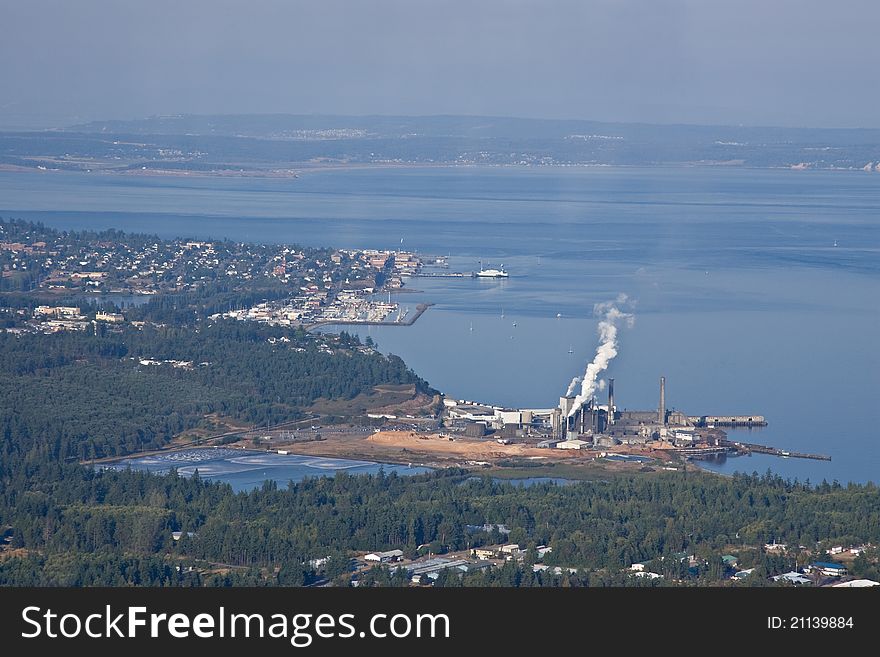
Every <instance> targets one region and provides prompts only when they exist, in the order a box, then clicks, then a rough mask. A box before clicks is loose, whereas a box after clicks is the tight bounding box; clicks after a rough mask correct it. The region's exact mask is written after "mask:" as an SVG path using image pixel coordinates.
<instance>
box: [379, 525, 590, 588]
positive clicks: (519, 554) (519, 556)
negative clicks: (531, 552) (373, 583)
mask: <svg viewBox="0 0 880 657" xmlns="http://www.w3.org/2000/svg"><path fill="white" fill-rule="evenodd" d="M499 527H503V525H502V526H499ZM480 529H483V528H480ZM499 531H500V529H499ZM502 533H503V532H502ZM550 552H552V548H550V547H547V546H546V545H539V546H538V547H537V550H536V555H537V558H536V563H534V564H533V566H532V569H533V570H534V572H539V571H550V572H553V573H554V574H557V575H559V574H562V573H563V572H568V571H570V572H577V569H575V568H564V569H563V568H559V567H554V568H551V567H550V566H547V565H545V564H543V563H541V561H543V559H544V557H546V556H547V555H548V554H550ZM525 556H526V550H525V549H523V548H522V547H520V545H519V544H517V543H507V544H502V545H489V546H485V547H478V548H474V549H472V550H469V551H467V552H461V553H454V554H448V555H440V556H435V555H429V556H427V557H422V558H419V559H413V560H407V559H405V558H404V553H403V551H402V550H388V551H385V552H371V553H370V554H366V555H364V556H363V557H361V562H362V563H363V564H364V566H374V565H381V564H385V565H388V566H389V567H391V568H397V567H400V568H404V569H405V570H406V571H407V573H408V574H409V575H410V577H411V579H412V582H413V583H414V584H430V583H432V582H433V581H435V580H436V579H437V578H438V577H439V576H440V573H441V572H442V571H444V570H452V571H454V572H456V573H469V572H475V571H480V570H485V569H487V568H493V567H496V566H499V565H501V564H503V563H504V562H505V561H523V560H524V559H525Z"/></svg>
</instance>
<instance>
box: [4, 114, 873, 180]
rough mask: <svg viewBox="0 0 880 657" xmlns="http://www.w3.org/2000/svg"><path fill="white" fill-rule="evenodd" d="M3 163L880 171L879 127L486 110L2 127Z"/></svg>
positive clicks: (133, 167)
mask: <svg viewBox="0 0 880 657" xmlns="http://www.w3.org/2000/svg"><path fill="white" fill-rule="evenodd" d="M0 164H6V165H10V166H18V167H26V168H33V167H45V168H47V169H90V170H94V169H112V170H119V171H144V170H147V171H149V170H156V169H160V170H188V171H202V172H216V173H226V174H228V173H230V172H237V171H241V172H249V173H270V172H275V173H277V172H278V171H279V170H286V169H296V168H300V167H308V166H332V165H340V164H358V165H364V164H490V165H531V166H542V165H543V166H548V165H549V166H554V165H555V166H559V165H628V166H663V165H700V166H708V165H725V166H747V167H759V168H760V167H798V168H823V169H828V168H842V169H862V168H866V167H868V165H870V168H871V169H872V170H877V171H880V168H878V167H880V130H877V129H872V130H867V129H864V130H862V129H806V128H804V129H801V128H772V127H771V128H762V127H741V126H739V127H737V126H697V125H648V124H630V123H601V122H596V121H575V120H538V119H516V118H500V117H479V116H426V117H405V116H298V115H283V114H255V115H216V116H166V117H151V118H146V119H140V120H134V121H100V122H92V123H87V124H82V125H76V126H72V127H70V128H68V129H66V130H58V131H46V132H6V133H0Z"/></svg>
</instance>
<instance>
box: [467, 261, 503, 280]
mask: <svg viewBox="0 0 880 657" xmlns="http://www.w3.org/2000/svg"><path fill="white" fill-rule="evenodd" d="M508 275H509V274H508V273H507V272H506V271H504V265H501V269H483V263H482V261H481V262H480V271H478V272H475V273H474V276H476V277H478V278H507V277H508Z"/></svg>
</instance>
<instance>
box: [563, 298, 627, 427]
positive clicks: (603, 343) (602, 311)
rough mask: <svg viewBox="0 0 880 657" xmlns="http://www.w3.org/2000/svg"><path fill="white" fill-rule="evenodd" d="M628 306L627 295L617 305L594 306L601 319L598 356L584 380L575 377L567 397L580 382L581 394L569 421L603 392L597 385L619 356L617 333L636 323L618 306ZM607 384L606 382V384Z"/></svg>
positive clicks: (610, 303) (614, 302)
mask: <svg viewBox="0 0 880 657" xmlns="http://www.w3.org/2000/svg"><path fill="white" fill-rule="evenodd" d="M628 304H629V298H628V297H627V296H626V295H625V294H620V295H618V296H617V299H615V300H614V301H608V302H605V303H597V304H596V305H595V306H593V314H594V315H597V316H599V317H601V318H602V319H601V320H600V321H599V326H598V331H599V346H598V347H596V355H595V357H594V358H593V361H592V362H590V363H587V369H586V371H585V372H584V374H583V376H581V377H575V378H574V379H573V380H572V382H571V385H569V391H568V393H566V396H570V395H571V393H573V392H574V391H575V390H577V383H575V382H576V381H578V379H580V386H581V389H580V392H578V394H577V396H576V397H575V400H574V405H573V406H572V408H571V412H570V413H569V417H571V416H572V415H574V414H575V413H577V412H578V411H579V410H580V409H581V407H582V406H583V405H584V404H586V403H587V402H588V401H589V400H590V398H592V396H593V393H594V392H596V390H597V389H599V388H600V385H599V383H598V379H599V375H600V374H601V373H602V372H604V371H605V370H607V369H608V365H609V364H610V363H611V361H612V360H613V359H614V357H615V356H617V332H618V328H619V327H620V326H621V325H626V326H628V327H631V326H632V325H633V323H634V322H635V317H634V316H633V315H632V314H631V313H626V312H623V311H622V310H621V309H620V307H619V306H623V307H626V306H627V305H628ZM603 383H604V382H603Z"/></svg>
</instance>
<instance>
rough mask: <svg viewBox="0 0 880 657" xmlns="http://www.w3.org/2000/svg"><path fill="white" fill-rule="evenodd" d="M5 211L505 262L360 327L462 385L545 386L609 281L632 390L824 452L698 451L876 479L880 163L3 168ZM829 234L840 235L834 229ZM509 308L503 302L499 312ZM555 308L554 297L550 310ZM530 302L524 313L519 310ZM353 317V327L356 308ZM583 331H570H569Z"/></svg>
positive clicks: (488, 390) (792, 472)
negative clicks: (623, 305) (178, 171)
mask: <svg viewBox="0 0 880 657" xmlns="http://www.w3.org/2000/svg"><path fill="white" fill-rule="evenodd" d="M0 215H3V216H22V217H29V218H34V219H39V220H41V221H44V222H45V223H47V224H48V225H52V226H56V227H59V228H110V227H114V228H122V229H125V230H133V231H148V232H154V233H158V234H160V235H162V236H167V237H171V236H178V235H181V234H183V235H185V236H192V237H206V238H215V239H216V238H222V237H227V238H230V239H235V240H255V241H267V242H299V243H302V244H307V245H334V246H340V247H361V248H363V247H376V248H395V247H401V246H402V247H403V248H407V249H418V250H421V251H423V252H427V253H433V254H438V255H439V254H442V255H446V254H448V255H450V264H451V269H453V270H460V271H471V270H473V269H475V268H477V267H478V266H479V265H478V261H479V260H482V261H483V263H484V264H486V265H491V266H498V265H500V264H502V263H503V264H504V265H505V267H506V268H507V269H508V270H509V271H510V272H511V277H510V278H509V279H507V280H500V281H499V280H474V279H470V278H465V279H433V280H429V279H412V280H410V281H409V282H408V285H407V287H408V288H409V289H411V290H419V291H420V292H417V293H409V294H400V295H397V300H398V301H400V302H401V303H403V304H404V305H409V306H411V307H414V306H415V304H416V303H418V302H420V301H431V302H434V303H435V304H436V305H435V306H434V307H432V308H430V309H429V310H428V311H427V312H426V313H425V314H424V315H423V316H422V318H421V319H419V321H418V322H417V323H416V324H415V325H414V326H412V327H370V328H369V329H365V330H363V331H361V334H362V335H371V336H372V337H373V338H374V339H375V340H377V341H378V343H379V346H380V348H381V349H382V350H383V351H387V352H393V353H395V354H398V355H400V356H402V357H403V358H404V359H405V360H406V361H407V363H408V364H409V365H410V366H411V367H412V368H413V369H414V370H415V371H417V372H418V373H419V374H421V375H422V376H424V377H425V378H426V379H427V380H428V381H429V382H430V383H431V384H432V385H434V386H435V387H437V388H439V389H441V390H443V391H444V392H446V393H448V394H449V395H450V396H452V397H457V398H466V399H474V400H480V401H484V402H489V403H495V404H505V405H509V406H514V407H536V408H540V407H551V406H554V405H555V404H556V402H557V400H558V397H559V395H560V394H562V393H563V392H564V390H565V387H566V385H567V383H568V381H569V380H570V379H571V377H572V376H574V375H575V374H577V373H579V372H580V371H581V370H582V368H583V366H584V363H585V362H586V361H587V360H589V359H591V358H592V354H593V350H594V349H595V345H596V319H595V318H594V317H593V315H592V308H593V305H594V304H595V303H598V302H603V301H607V300H610V299H613V298H614V297H616V296H617V295H618V294H619V293H621V292H624V293H626V294H628V295H629V296H630V297H631V298H633V299H634V300H635V306H634V313H635V315H636V321H635V325H634V326H633V328H631V329H626V330H623V331H622V332H621V336H620V354H619V356H618V357H617V359H616V360H614V361H613V363H612V365H611V368H610V369H609V371H608V373H607V374H608V375H609V376H614V377H615V387H616V400H617V403H618V405H619V406H621V407H626V408H655V407H656V405H657V379H658V377H659V376H660V375H661V374H663V375H665V376H666V377H667V399H668V402H669V406H671V407H675V408H680V409H683V410H685V411H686V412H688V413H690V414H693V415H702V414H763V415H765V416H766V417H767V419H768V420H769V423H770V424H769V426H768V427H766V428H765V429H763V430H761V431H760V432H759V433H750V434H748V436H744V435H742V434H741V433H740V432H734V437H737V438H744V439H751V440H752V441H753V442H761V443H765V444H769V445H774V446H778V447H781V448H783V449H787V450H796V451H803V452H818V453H826V454H830V455H831V456H832V458H833V460H832V461H831V462H822V461H802V460H796V459H779V458H775V457H769V456H757V455H756V456H752V457H748V458H745V457H744V458H739V459H727V460H726V461H724V462H723V463H717V464H711V465H708V466H706V467H711V468H715V469H718V470H720V471H723V472H732V471H734V470H745V471H747V472H752V471H758V472H763V471H765V470H766V469H767V468H768V467H769V468H772V469H773V470H774V471H776V472H778V473H780V474H782V475H783V476H786V477H798V478H800V479H806V478H809V479H810V480H812V481H820V480H822V479H827V480H829V481H831V480H832V479H838V480H840V481H849V480H854V481H867V480H873V481H880V476H878V474H880V440H878V435H877V433H878V431H877V429H876V425H875V418H874V415H875V413H874V408H875V406H876V402H875V400H876V398H877V395H878V392H880V347H878V343H877V338H876V336H877V335H878V333H880V175H876V174H868V173H864V172H836V171H788V170H748V169H725V168H653V169H648V168H604V167H595V168H559V169H549V168H548V169H529V168H513V167H508V168H503V167H498V168H470V167H462V168H421V169H420V168H414V169H385V170H351V171H319V172H311V173H308V174H305V175H303V176H301V177H300V178H298V179H291V180H270V179H265V180H261V179H248V178H241V179H222V178H194V177H149V178H147V177H144V178H139V177H134V176H132V177H124V176H112V175H105V174H56V173H53V174H48V173H47V174H31V173H0ZM835 242H836V243H837V246H835ZM502 315H503V317H502ZM557 315H559V317H557ZM514 322H516V326H513V323H514ZM346 330H351V327H346ZM569 349H571V351H573V353H571V354H570V353H568V352H569Z"/></svg>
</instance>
